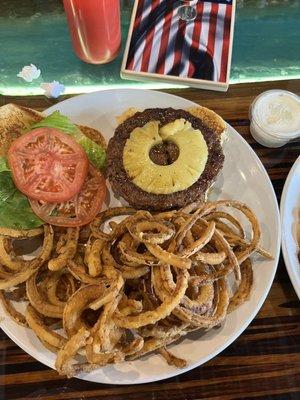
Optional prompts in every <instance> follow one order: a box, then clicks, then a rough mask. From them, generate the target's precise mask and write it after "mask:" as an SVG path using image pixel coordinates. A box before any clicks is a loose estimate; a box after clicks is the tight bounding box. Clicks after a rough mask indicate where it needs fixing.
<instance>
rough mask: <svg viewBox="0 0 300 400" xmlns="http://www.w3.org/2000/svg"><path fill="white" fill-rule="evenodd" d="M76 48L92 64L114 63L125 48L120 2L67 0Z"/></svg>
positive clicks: (65, 0)
mask: <svg viewBox="0 0 300 400" xmlns="http://www.w3.org/2000/svg"><path fill="white" fill-rule="evenodd" d="M64 8H65V12H66V16H67V20H68V24H69V30H70V34H71V38H72V43H73V47H74V50H75V53H76V54H77V56H78V57H79V58H80V59H81V60H83V61H85V62H88V63H91V64H104V63H107V62H109V61H111V60H113V59H114V58H115V57H116V55H117V54H118V51H119V48H120V45H121V26H120V2H119V0H64Z"/></svg>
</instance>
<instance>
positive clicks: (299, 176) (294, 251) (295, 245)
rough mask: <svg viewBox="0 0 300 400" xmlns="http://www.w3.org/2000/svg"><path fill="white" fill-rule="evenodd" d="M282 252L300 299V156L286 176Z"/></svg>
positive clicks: (281, 211) (282, 199) (283, 195)
mask: <svg viewBox="0 0 300 400" xmlns="http://www.w3.org/2000/svg"><path fill="white" fill-rule="evenodd" d="M280 216H281V228H282V229H281V232H282V253H283V258H284V261H285V265H286V268H287V270H288V273H289V276H290V278H291V281H292V284H293V286H294V289H295V291H296V293H297V295H298V297H299V299H300V262H299V259H298V251H299V244H300V156H299V157H298V159H297V160H296V161H295V163H294V165H293V167H292V169H291V170H290V172H289V174H288V177H287V178H286V181H285V184H284V188H283V192H282V197H281V202H280Z"/></svg>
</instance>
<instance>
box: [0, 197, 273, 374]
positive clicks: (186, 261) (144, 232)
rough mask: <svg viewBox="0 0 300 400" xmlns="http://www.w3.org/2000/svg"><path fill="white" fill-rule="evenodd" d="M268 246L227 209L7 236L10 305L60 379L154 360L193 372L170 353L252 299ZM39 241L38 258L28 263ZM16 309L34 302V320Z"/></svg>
mask: <svg viewBox="0 0 300 400" xmlns="http://www.w3.org/2000/svg"><path fill="white" fill-rule="evenodd" d="M236 215H239V216H241V218H240V217H239V218H237V217H236ZM114 217H118V218H117V220H118V221H120V222H116V218H114ZM120 217H121V218H120ZM240 221H243V222H240ZM260 236H261V233H260V227H259V223H258V221H257V218H256V216H255V214H254V213H253V212H252V211H251V209H250V208H249V207H248V206H246V205H245V204H242V203H240V202H238V201H227V200H224V201H217V202H211V203H202V204H192V205H189V206H187V207H185V208H183V209H181V210H179V211H167V212H161V213H150V212H148V211H136V210H134V209H132V208H129V207H120V208H111V209H108V210H106V211H103V212H101V213H100V214H99V215H98V217H97V218H96V219H94V220H93V221H92V222H91V223H90V225H88V226H85V227H82V228H58V227H53V226H51V225H44V227H43V228H39V229H34V230H31V231H14V230H9V229H3V228H2V229H0V298H1V301H2V304H3V306H4V308H5V310H6V312H7V313H9V315H10V316H11V317H12V318H13V319H14V320H15V321H16V322H17V323H19V324H21V325H23V326H26V327H29V328H31V329H32V330H33V331H34V332H35V334H36V335H37V337H38V338H39V340H40V341H41V342H42V343H43V345H44V346H45V347H46V348H47V349H48V350H50V351H52V352H54V353H56V355H57V357H56V363H55V367H56V369H57V371H58V372H59V373H60V374H63V375H67V376H73V375H76V374H78V373H79V372H84V371H86V372H87V371H90V370H92V369H94V368H97V367H99V366H105V365H107V364H110V363H118V362H122V361H124V360H134V359H137V358H139V357H141V356H143V355H144V354H146V353H149V352H152V351H154V350H157V351H158V352H159V353H160V354H161V355H162V356H163V357H164V358H165V359H166V360H167V362H168V363H169V364H171V365H175V366H177V367H184V366H185V365H186V361H185V360H183V359H180V358H177V357H175V356H174V355H173V354H171V353H170V352H169V351H168V350H167V346H168V345H169V344H170V343H172V342H174V341H176V340H177V339H179V338H180V337H182V336H185V335H187V334H188V333H189V332H190V331H194V330H199V329H202V330H203V331H205V330H208V329H211V328H213V327H216V326H220V324H221V323H222V322H223V321H224V320H225V319H226V315H227V314H228V313H229V312H231V311H232V310H234V309H235V308H236V307H238V306H239V305H240V304H242V303H243V302H244V301H246V300H247V299H248V298H249V296H250V292H251V287H252V283H253V273H252V263H251V260H250V256H251V254H253V253H254V252H256V253H259V255H258V256H262V257H267V258H271V255H270V254H269V253H268V252H267V251H266V250H264V249H262V248H261V247H260ZM38 240H40V248H39V250H38V255H37V256H36V257H35V258H32V259H27V258H28V257H27V258H26V259H24V252H25V250H24V248H25V247H26V246H27V247H28V243H31V242H32V241H38ZM24 242H26V243H27V245H26V246H24V245H22V244H24ZM29 247H30V246H29ZM31 247H32V246H31ZM229 276H230V281H231V283H230V284H229V279H228V278H229ZM232 281H234V284H232ZM15 302H26V303H25V304H26V311H25V313H24V314H23V313H21V312H20V311H18V310H17V308H18V307H17V308H15V305H16V303H15ZM216 334H218V331H217V330H216Z"/></svg>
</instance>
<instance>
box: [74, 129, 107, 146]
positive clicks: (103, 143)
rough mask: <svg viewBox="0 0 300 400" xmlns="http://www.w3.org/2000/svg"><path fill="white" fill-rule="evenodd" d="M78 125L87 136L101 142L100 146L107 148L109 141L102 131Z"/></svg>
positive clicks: (98, 142)
mask: <svg viewBox="0 0 300 400" xmlns="http://www.w3.org/2000/svg"><path fill="white" fill-rule="evenodd" d="M77 126H78V128H79V129H80V130H81V132H82V133H83V134H84V135H85V136H87V137H88V138H90V139H91V140H93V141H94V142H96V143H97V144H99V146H101V147H102V148H103V149H105V150H106V149H107V143H106V141H105V139H104V137H103V135H102V133H100V132H99V131H97V129H94V128H91V127H90V126H84V125H77Z"/></svg>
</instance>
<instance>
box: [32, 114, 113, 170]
mask: <svg viewBox="0 0 300 400" xmlns="http://www.w3.org/2000/svg"><path fill="white" fill-rule="evenodd" d="M41 127H49V128H56V129H59V130H61V131H63V132H65V133H68V134H69V135H70V136H72V137H73V138H74V139H75V140H76V142H77V143H79V144H80V145H81V146H82V147H83V149H84V151H85V152H86V154H87V156H88V159H89V160H90V162H91V163H92V164H93V165H94V166H95V167H96V168H98V169H103V168H104V166H105V159H106V152H105V150H104V149H103V148H102V147H101V146H99V145H98V144H97V143H95V142H94V141H93V140H91V139H89V138H88V137H87V136H85V135H84V134H83V133H82V132H81V130H80V129H79V128H78V127H77V126H76V125H75V124H73V123H72V122H71V121H70V120H69V118H68V117H66V116H65V115H62V114H61V113H60V112H59V111H54V112H53V113H52V114H50V115H48V116H47V117H45V118H44V119H42V120H41V121H39V122H37V123H36V124H34V125H32V127H31V128H41Z"/></svg>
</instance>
